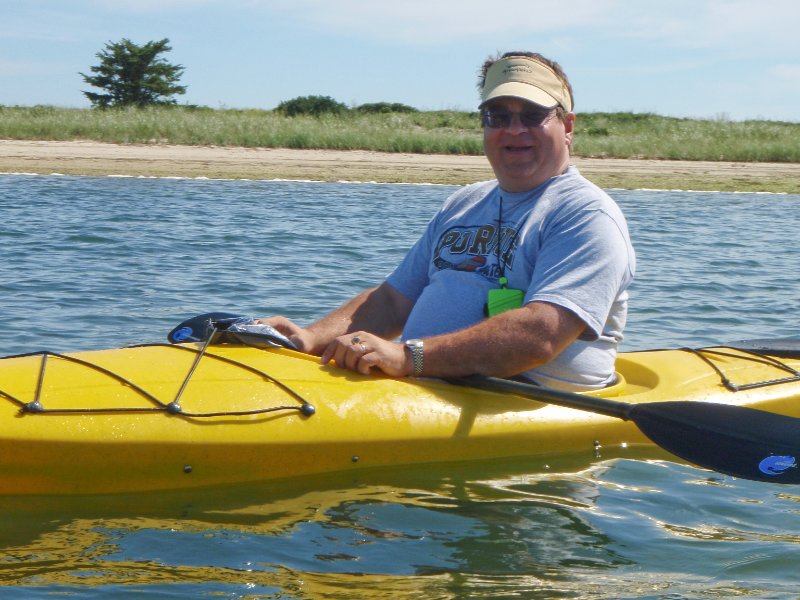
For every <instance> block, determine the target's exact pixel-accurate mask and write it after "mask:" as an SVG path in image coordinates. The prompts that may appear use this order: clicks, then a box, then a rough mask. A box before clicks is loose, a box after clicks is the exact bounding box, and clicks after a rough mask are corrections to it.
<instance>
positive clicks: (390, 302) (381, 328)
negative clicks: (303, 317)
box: [258, 282, 414, 356]
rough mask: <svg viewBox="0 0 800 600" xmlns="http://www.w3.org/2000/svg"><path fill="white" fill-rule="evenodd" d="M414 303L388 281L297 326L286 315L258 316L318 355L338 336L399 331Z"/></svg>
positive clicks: (385, 334) (390, 334) (388, 334)
mask: <svg viewBox="0 0 800 600" xmlns="http://www.w3.org/2000/svg"><path fill="white" fill-rule="evenodd" d="M413 306H414V304H413V302H412V301H411V300H409V299H408V298H406V297H405V296H403V295H402V294H401V293H400V292H398V291H397V290H395V289H394V288H393V287H392V286H390V285H389V284H387V283H385V282H384V283H382V284H381V285H379V286H377V287H374V288H370V289H368V290H365V291H363V292H361V293H360V294H358V295H357V296H356V297H354V298H352V299H351V300H348V301H347V302H345V303H344V304H342V305H341V306H340V307H339V308H337V309H336V310H334V311H332V312H331V313H329V314H327V315H326V316H324V317H322V318H321V319H320V320H318V321H316V322H314V323H312V324H311V325H309V326H308V327H305V328H304V327H300V326H299V325H297V324H295V323H293V322H292V321H290V320H289V319H287V318H285V317H270V318H267V319H259V321H258V322H259V323H265V324H268V325H272V326H273V327H275V328H276V329H277V330H278V331H280V332H281V333H283V334H284V335H286V336H287V337H288V338H289V339H290V340H291V341H292V342H294V343H295V344H296V345H297V347H298V348H299V349H300V350H302V351H303V352H306V353H308V354H315V355H317V356H319V355H321V354H322V353H323V352H324V351H325V349H326V348H327V347H328V345H329V344H330V343H331V342H333V341H334V340H335V339H336V338H337V337H339V336H344V335H346V334H349V333H352V332H355V331H362V332H369V333H371V334H373V335H375V336H377V337H380V338H387V339H389V338H394V337H396V336H397V335H399V334H400V332H401V331H402V329H403V325H404V324H405V322H406V319H407V318H408V315H409V313H410V312H411V309H412V308H413Z"/></svg>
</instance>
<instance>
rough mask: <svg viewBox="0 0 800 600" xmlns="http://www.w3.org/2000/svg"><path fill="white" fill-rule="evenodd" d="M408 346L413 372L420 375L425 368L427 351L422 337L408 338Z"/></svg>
mask: <svg viewBox="0 0 800 600" xmlns="http://www.w3.org/2000/svg"><path fill="white" fill-rule="evenodd" d="M405 345H406V348H408V351H409V352H410V353H411V374H412V375H413V376H414V377H420V376H421V375H422V371H423V370H424V368H425V353H424V350H423V345H424V344H423V342H422V340H420V339H413V340H406V342H405Z"/></svg>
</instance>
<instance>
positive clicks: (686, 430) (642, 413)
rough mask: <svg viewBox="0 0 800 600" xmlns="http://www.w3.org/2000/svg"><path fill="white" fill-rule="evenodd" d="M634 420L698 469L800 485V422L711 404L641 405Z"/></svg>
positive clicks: (669, 449)
mask: <svg viewBox="0 0 800 600" xmlns="http://www.w3.org/2000/svg"><path fill="white" fill-rule="evenodd" d="M629 418H630V419H631V420H632V421H633V422H634V423H636V425H637V426H638V427H639V429H641V430H642V432H643V433H644V434H645V435H646V436H647V437H649V438H650V439H651V440H653V441H654V442H655V443H656V444H658V445H659V446H661V447H662V448H664V449H665V450H668V451H669V452H671V453H673V454H675V455H676V456H679V457H681V458H683V459H685V460H688V461H689V462H692V463H694V464H696V465H698V466H701V467H705V468H707V469H712V470H714V471H718V472H720V473H725V474H727V475H732V476H734V477H740V478H742V479H751V480H754V481H763V482H767V483H800V464H798V461H799V460H800V419H797V418H794V417H786V416H783V415H777V414H774V413H769V412H765V411H762V410H756V409H753V408H746V407H741V406H728V405H725V404H712V403H708V402H679V401H676V402H652V403H647V404H637V405H635V406H633V408H632V409H631V411H630V413H629Z"/></svg>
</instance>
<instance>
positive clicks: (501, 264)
mask: <svg viewBox="0 0 800 600" xmlns="http://www.w3.org/2000/svg"><path fill="white" fill-rule="evenodd" d="M518 236H519V230H518V229H517V230H516V231H514V237H513V238H511V241H510V242H509V244H508V248H506V251H505V252H503V254H502V256H501V255H500V248H501V247H502V245H503V195H502V194H501V195H500V208H499V210H498V214H497V268H498V270H499V271H500V279H499V280H498V283H499V284H500V287H501V288H504V287H506V284H508V279H506V261H508V253H509V252H511V248H512V247H513V246H514V242H516V241H517V237H518Z"/></svg>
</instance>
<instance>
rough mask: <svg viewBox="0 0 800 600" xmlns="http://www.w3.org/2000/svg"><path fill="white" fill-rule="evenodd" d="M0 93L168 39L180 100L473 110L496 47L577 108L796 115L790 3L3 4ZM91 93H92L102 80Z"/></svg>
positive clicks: (48, 88) (10, 98) (64, 93)
mask: <svg viewBox="0 0 800 600" xmlns="http://www.w3.org/2000/svg"><path fill="white" fill-rule="evenodd" d="M0 14H2V15H3V17H2V19H0V105H33V104H52V105H56V106H66V107H84V106H88V101H87V100H86V99H85V97H84V96H83V94H82V93H81V92H82V90H87V89H91V88H89V87H88V86H86V84H85V83H84V82H83V81H82V79H81V77H80V75H79V74H78V72H80V71H82V72H89V67H90V66H92V65H94V64H97V63H98V59H97V58H96V56H95V54H96V53H97V52H99V51H100V50H102V49H103V47H104V45H105V44H106V43H107V42H109V41H114V42H116V41H119V40H120V39H122V38H125V37H127V38H129V39H131V40H132V41H134V42H136V43H139V44H143V43H145V42H148V41H151V40H159V39H162V38H165V37H166V38H169V39H170V43H171V46H172V48H173V49H172V51H171V52H170V53H168V54H166V55H165V56H164V57H165V58H166V59H167V60H168V61H169V62H172V63H177V64H181V65H183V66H184V67H186V71H185V73H184V75H183V78H182V79H181V83H182V84H184V85H187V86H188V91H187V93H186V94H185V95H183V96H179V97H178V99H179V102H180V103H190V104H200V105H205V106H210V107H213V108H266V109H269V108H274V107H275V106H277V105H278V103H280V102H281V101H283V100H288V99H291V98H294V97H297V96H303V95H310V94H319V95H324V96H332V97H333V98H335V99H336V100H338V101H340V102H344V103H346V104H350V105H353V104H363V103H366V102H378V101H386V102H402V103H405V104H409V105H412V106H415V107H417V108H420V109H424V110H436V109H448V108H453V109H463V110H469V109H473V108H474V107H475V106H476V104H477V92H476V89H475V79H476V72H477V69H478V67H479V65H480V64H481V63H482V62H483V60H484V59H485V58H486V56H487V55H489V54H494V53H496V52H498V51H506V50H533V51H538V52H541V53H543V54H545V55H547V56H550V57H551V58H554V59H555V60H557V61H559V62H560V63H561V64H562V66H563V67H564V68H565V70H566V72H567V74H568V75H569V77H570V80H571V81H572V84H573V87H574V88H575V99H576V110H577V111H578V112H580V111H585V112H588V111H634V112H655V113H658V114H662V115H670V116H688V117H703V118H730V119H735V120H739V119H748V118H766V119H772V120H785V121H794V122H800V41H798V37H800V34H798V30H800V2H797V0H758V1H756V0H685V1H684V0H550V1H548V2H541V1H538V0H505V1H504V2H502V3H493V2H491V1H487V0H481V1H474V0H441V1H436V0H393V1H390V2H384V1H381V0H224V1H221V0H220V1H218V0H74V1H70V0H13V1H12V0H0ZM95 91H97V90H95Z"/></svg>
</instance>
